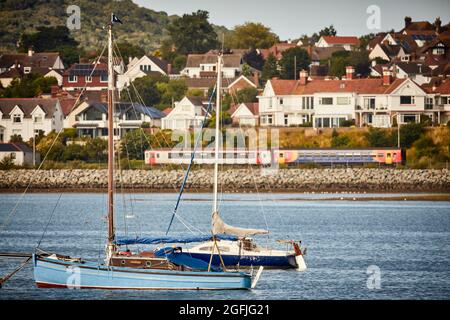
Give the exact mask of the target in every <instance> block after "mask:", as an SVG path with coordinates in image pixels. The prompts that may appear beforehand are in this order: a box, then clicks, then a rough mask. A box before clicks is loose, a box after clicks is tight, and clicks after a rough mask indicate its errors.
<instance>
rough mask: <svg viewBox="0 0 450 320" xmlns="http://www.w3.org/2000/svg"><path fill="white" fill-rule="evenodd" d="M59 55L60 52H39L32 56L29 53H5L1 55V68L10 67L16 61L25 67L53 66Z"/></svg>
mask: <svg viewBox="0 0 450 320" xmlns="http://www.w3.org/2000/svg"><path fill="white" fill-rule="evenodd" d="M58 57H59V52H37V53H33V55H32V56H28V54H27V53H13V54H3V55H1V56H0V68H10V67H12V66H13V65H14V64H15V63H16V62H17V63H20V64H21V65H22V66H24V67H43V68H47V69H49V68H52V67H53V66H54V65H55V62H56V60H57V59H58Z"/></svg>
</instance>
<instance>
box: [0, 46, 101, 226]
mask: <svg viewBox="0 0 450 320" xmlns="http://www.w3.org/2000/svg"><path fill="white" fill-rule="evenodd" d="M104 50H105V48H103V51H102V53H101V54H103V52H104ZM100 58H101V56H99V58H98V60H97V62H98V61H100ZM97 64H98V63H96V64H95V65H94V68H93V69H92V71H91V74H90V76H92V74H93V73H94V71H95V69H96V68H97ZM86 87H87V83H86V84H85V85H84V88H83V90H81V92H80V94H79V95H78V97H77V99H76V100H75V102H74V104H73V106H72V108H71V112H72V111H73V108H74V107H75V105H77V103H78V102H79V101H80V97H81V95H82V94H83V93H84V91H86ZM63 131H64V126H61V129H60V130H59V131H58V133H57V135H56V137H55V139H54V140H53V142H52V143H51V145H50V148H49V149H48V150H47V152H46V154H45V156H44V159H43V160H42V161H41V163H40V164H39V166H38V168H37V170H35V171H34V172H33V174H32V176H31V178H30V181H29V182H28V184H27V186H26V188H25V190H24V191H23V193H22V194H21V196H20V198H19V199H18V200H17V202H16V204H15V205H14V207H13V208H12V209H11V211H10V212H9V213H8V215H7V216H6V218H5V220H4V221H3V223H2V224H1V225H0V230H4V228H5V227H7V226H8V225H9V222H10V220H11V219H12V217H13V216H14V215H15V214H16V212H17V208H18V207H19V205H20V204H21V203H22V201H23V199H24V197H25V195H26V193H27V192H28V189H29V188H30V187H31V184H32V183H33V181H34V178H35V177H36V175H37V173H38V172H39V171H40V170H41V168H42V166H43V165H44V162H45V160H47V157H48V155H49V154H50V151H51V150H52V148H53V146H54V145H55V143H56V141H57V140H58V138H59V136H60V134H61V132H63Z"/></svg>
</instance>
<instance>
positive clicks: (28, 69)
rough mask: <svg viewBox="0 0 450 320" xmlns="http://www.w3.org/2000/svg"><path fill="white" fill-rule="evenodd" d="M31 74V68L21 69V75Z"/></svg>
mask: <svg viewBox="0 0 450 320" xmlns="http://www.w3.org/2000/svg"><path fill="white" fill-rule="evenodd" d="M30 72H31V67H24V68H23V73H30Z"/></svg>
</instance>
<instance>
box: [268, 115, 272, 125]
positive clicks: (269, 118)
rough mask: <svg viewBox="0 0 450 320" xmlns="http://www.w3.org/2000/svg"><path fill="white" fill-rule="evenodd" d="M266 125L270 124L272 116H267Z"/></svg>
mask: <svg viewBox="0 0 450 320" xmlns="http://www.w3.org/2000/svg"><path fill="white" fill-rule="evenodd" d="M267 124H272V115H271V114H270V115H268V116H267Z"/></svg>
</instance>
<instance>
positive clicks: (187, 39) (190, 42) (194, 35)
mask: <svg viewBox="0 0 450 320" xmlns="http://www.w3.org/2000/svg"><path fill="white" fill-rule="evenodd" d="M208 18H209V13H208V11H202V10H198V11H197V12H193V13H192V14H184V15H183V16H182V17H181V18H176V19H174V20H173V21H172V22H171V23H170V24H169V25H168V26H167V30H168V31H169V35H170V38H171V41H172V44H173V45H175V47H176V51H177V53H178V54H183V55H186V54H189V53H205V52H207V51H209V50H211V49H214V48H217V47H218V44H219V43H218V41H217V34H216V33H215V31H214V29H213V26H212V25H211V24H210V23H209V22H208Z"/></svg>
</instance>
